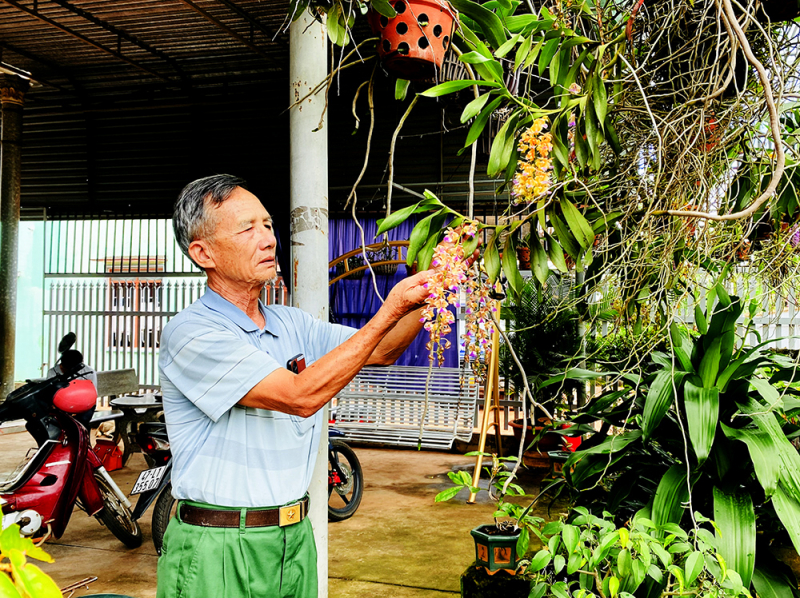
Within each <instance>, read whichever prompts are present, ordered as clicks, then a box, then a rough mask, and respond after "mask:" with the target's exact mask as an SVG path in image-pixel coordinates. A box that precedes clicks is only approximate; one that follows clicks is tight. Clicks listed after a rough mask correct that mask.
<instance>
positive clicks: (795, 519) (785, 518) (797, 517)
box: [772, 484, 800, 552]
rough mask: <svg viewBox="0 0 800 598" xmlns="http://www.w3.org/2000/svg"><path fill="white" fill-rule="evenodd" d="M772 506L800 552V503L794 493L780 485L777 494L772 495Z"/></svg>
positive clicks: (795, 547)
mask: <svg viewBox="0 0 800 598" xmlns="http://www.w3.org/2000/svg"><path fill="white" fill-rule="evenodd" d="M772 504H773V506H774V507H775V512H776V513H777V514H778V518H779V519H780V520H781V523H782V524H783V527H784V528H786V531H787V532H788V533H789V537H790V538H791V540H792V544H793V545H794V549H795V550H796V551H798V552H800V503H798V502H797V499H796V498H795V496H794V495H793V493H791V492H787V491H786V490H785V489H784V488H783V486H782V484H778V487H777V488H776V490H775V494H773V495H772Z"/></svg>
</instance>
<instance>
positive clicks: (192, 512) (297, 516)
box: [179, 496, 308, 527]
mask: <svg viewBox="0 0 800 598" xmlns="http://www.w3.org/2000/svg"><path fill="white" fill-rule="evenodd" d="M306 515H308V497H307V496H306V497H305V498H303V499H302V500H300V501H298V502H296V503H294V504H291V505H286V506H285V507H275V508H273V509H253V510H250V509H247V513H246V514H245V527H269V526H273V525H279V526H281V527H285V526H287V525H294V524H295V523H300V522H301V521H302V520H303V519H305V518H306ZM179 518H180V520H181V521H183V522H184V523H188V524H190V525H199V526H201V527H239V525H240V520H241V510H239V509H237V510H235V511H219V510H217V509H205V508H203V507H195V506H193V505H189V504H186V503H181V504H180V517H179Z"/></svg>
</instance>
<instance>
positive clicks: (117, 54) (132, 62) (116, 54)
mask: <svg viewBox="0 0 800 598" xmlns="http://www.w3.org/2000/svg"><path fill="white" fill-rule="evenodd" d="M2 1H3V2H5V3H6V4H8V5H9V6H13V7H14V8H16V9H17V10H20V11H22V12H24V13H26V14H28V15H30V16H32V17H34V18H36V19H39V20H40V21H42V22H44V23H47V24H48V25H50V26H51V27H55V28H56V29H58V30H60V31H62V32H64V33H66V34H67V35H71V36H72V37H74V38H76V39H79V40H81V41H82V42H84V43H87V44H89V45H90V46H93V47H94V48H97V49H98V50H101V51H103V52H105V53H107V54H110V55H111V56H113V57H115V58H117V59H118V60H122V61H123V62H127V63H128V64H130V65H131V66H134V67H136V68H138V69H139V70H141V71H144V72H146V73H148V74H150V75H153V76H154V77H158V78H159V79H163V80H164V81H171V80H172V79H171V78H170V77H167V76H165V75H162V74H161V73H159V72H158V71H154V70H153V69H151V68H149V67H147V66H144V65H143V64H141V63H139V62H137V61H136V60H133V59H131V58H128V57H127V56H125V55H124V54H121V53H120V52H117V51H115V50H112V49H111V48H109V47H107V46H105V45H103V44H101V43H100V42H96V41H94V40H92V39H90V38H88V37H86V36H85V35H83V34H82V33H78V32H77V31H75V30H73V29H71V28H69V27H67V26H66V25H62V24H61V23H58V22H57V21H54V20H53V19H51V18H49V17H46V16H44V15H43V14H40V13H39V12H38V11H35V10H33V9H31V8H28V7H27V6H24V5H22V4H20V3H19V2H16V1H15V0H2ZM184 1H185V0H184Z"/></svg>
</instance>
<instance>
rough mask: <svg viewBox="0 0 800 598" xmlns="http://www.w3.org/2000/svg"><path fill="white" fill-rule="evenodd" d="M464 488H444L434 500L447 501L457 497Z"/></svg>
mask: <svg viewBox="0 0 800 598" xmlns="http://www.w3.org/2000/svg"><path fill="white" fill-rule="evenodd" d="M463 489H464V487H463V486H453V487H452V488H448V489H447V490H442V491H441V492H440V493H439V494H437V495H436V498H434V499H433V501H434V502H445V501H447V500H450V499H451V498H455V496H456V495H457V494H458V493H459V492H461V491H462V490H463Z"/></svg>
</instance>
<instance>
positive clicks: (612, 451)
mask: <svg viewBox="0 0 800 598" xmlns="http://www.w3.org/2000/svg"><path fill="white" fill-rule="evenodd" d="M757 309H758V303H757V301H756V300H753V301H752V302H751V303H750V305H749V309H748V312H749V315H748V316H747V317H745V318H744V327H745V333H744V335H743V336H744V338H747V336H748V329H749V326H750V325H751V324H750V322H752V318H753V316H754V314H755V313H756V310H757ZM743 312H745V305H743V304H742V302H741V301H740V300H739V298H738V297H735V296H729V295H728V294H727V292H726V291H725V289H724V288H723V287H722V286H720V285H717V286H715V287H712V289H711V290H710V291H709V293H708V304H707V310H706V311H705V312H704V311H703V310H702V309H700V307H699V306H698V308H697V310H696V313H695V317H696V325H697V328H698V331H699V334H698V335H697V336H696V337H693V336H691V335H689V334H688V333H687V332H686V331H685V330H683V329H682V328H680V327H679V326H677V325H675V324H673V325H672V327H671V328H670V330H669V334H670V337H671V338H670V342H669V344H668V345H667V348H668V350H667V351H666V352H660V351H654V352H653V353H652V354H651V356H650V363H649V364H648V363H646V364H643V367H642V368H641V370H640V372H630V371H628V372H625V374H624V377H623V378H621V380H624V381H626V382H627V383H628V384H627V385H626V386H625V388H621V389H616V388H615V389H614V390H612V391H609V392H607V393H605V394H604V395H601V396H598V397H595V399H594V400H593V401H592V402H590V403H589V404H588V405H587V408H586V410H585V411H584V412H583V413H582V414H581V415H580V416H579V417H576V418H573V419H574V421H576V422H577V423H590V422H592V423H594V422H597V421H599V422H601V424H602V425H601V426H599V427H598V428H599V429H596V430H594V431H592V432H590V433H589V434H588V435H587V438H586V439H585V440H584V443H583V445H582V446H581V447H580V449H579V450H578V451H576V452H575V453H574V454H573V455H572V456H571V457H570V458H569V459H568V460H567V462H566V464H565V466H564V469H563V482H564V486H563V489H565V490H567V491H568V492H569V493H570V494H571V496H572V497H574V499H575V500H576V501H577V503H578V504H579V505H581V506H585V507H587V508H589V509H590V510H592V511H599V510H606V511H609V512H611V513H613V514H614V516H615V517H616V520H617V521H618V522H622V521H626V520H628V519H629V518H631V517H632V516H634V515H635V514H636V513H637V512H638V511H640V510H641V509H642V508H647V509H649V510H650V513H651V514H650V516H649V519H651V520H652V521H653V522H654V523H655V524H656V525H657V526H660V527H663V526H665V525H669V524H672V525H675V526H681V527H682V528H683V529H685V530H689V529H692V528H693V527H694V526H695V522H694V520H693V519H692V517H691V513H690V512H689V511H687V510H686V509H685V508H684V505H685V504H687V503H688V504H691V505H692V506H693V508H694V509H697V510H700V511H703V512H708V513H713V514H714V519H715V522H716V525H717V527H719V529H720V530H721V534H720V535H721V539H720V542H719V552H720V554H721V555H722V557H723V558H724V559H725V561H726V562H727V564H728V566H729V567H731V568H733V569H735V570H737V571H738V572H739V574H740V575H741V577H742V580H743V583H744V586H745V587H746V588H750V585H751V583H752V584H753V586H754V588H755V590H756V591H757V592H758V593H759V594H761V595H775V594H773V593H772V592H773V590H771V589H770V587H778V588H780V587H783V588H788V587H793V586H794V585H795V582H794V581H791V573H789V574H788V575H784V574H783V573H781V574H780V575H779V576H777V577H776V576H775V575H774V574H773V573H772V572H773V571H775V570H780V569H781V567H782V564H781V563H779V562H777V561H776V560H775V558H774V556H773V554H772V551H771V550H770V549H769V544H771V543H773V542H775V541H778V542H783V543H791V544H792V545H793V546H794V548H795V550H798V549H800V528H798V526H797V524H796V522H797V520H798V517H800V503H798V500H797V498H796V497H797V496H800V487H798V484H799V483H800V482H798V478H797V477H796V476H795V474H794V472H796V471H800V456H799V455H798V453H797V449H796V448H795V447H794V446H793V445H792V443H791V438H793V437H794V436H796V435H797V427H796V426H794V425H793V424H791V422H792V421H794V420H795V418H796V417H797V416H798V414H800V399H798V397H800V390H798V388H797V385H796V380H797V379H798V377H800V372H798V367H797V363H796V361H794V360H792V359H790V358H788V357H787V356H784V355H780V354H777V353H771V352H769V351H768V350H766V349H765V348H764V347H763V344H762V345H758V346H756V347H748V346H747V345H746V344H745V343H744V342H743V341H739V340H738V339H739V338H740V336H739V333H738V332H737V327H738V324H737V321H738V320H739V319H740V318H741V317H742V315H743ZM620 431H621V432H620ZM776 464H779V465H776ZM687 476H689V479H691V488H690V486H689V484H687ZM676 529H677V528H676Z"/></svg>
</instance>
